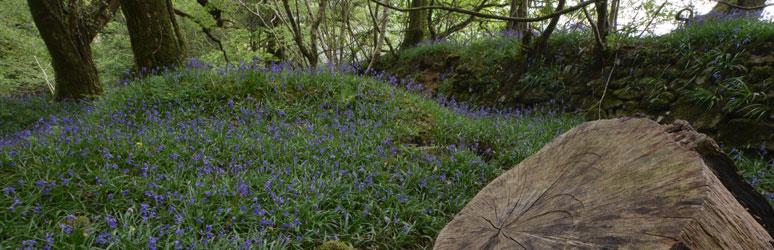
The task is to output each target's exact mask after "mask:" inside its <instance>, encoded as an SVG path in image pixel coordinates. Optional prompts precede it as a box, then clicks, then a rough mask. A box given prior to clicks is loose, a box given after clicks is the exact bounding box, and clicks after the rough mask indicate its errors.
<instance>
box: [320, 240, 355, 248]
mask: <svg viewBox="0 0 774 250" xmlns="http://www.w3.org/2000/svg"><path fill="white" fill-rule="evenodd" d="M355 249H356V248H354V247H352V246H351V245H349V244H348V243H345V242H341V241H337V240H329V241H326V242H323V243H322V245H320V246H318V247H317V250H355Z"/></svg>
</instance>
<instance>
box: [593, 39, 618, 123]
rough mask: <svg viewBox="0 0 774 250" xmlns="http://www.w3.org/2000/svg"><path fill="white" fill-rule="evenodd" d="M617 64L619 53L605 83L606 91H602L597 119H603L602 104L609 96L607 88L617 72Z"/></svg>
mask: <svg viewBox="0 0 774 250" xmlns="http://www.w3.org/2000/svg"><path fill="white" fill-rule="evenodd" d="M617 64H618V53H616V54H615V60H614V61H613V67H612V68H610V74H608V75H607V81H605V89H604V90H603V91H602V97H601V98H599V103H597V119H602V102H603V101H604V100H605V95H606V94H607V87H608V86H609V85H610V79H612V78H613V72H615V66H616V65H617Z"/></svg>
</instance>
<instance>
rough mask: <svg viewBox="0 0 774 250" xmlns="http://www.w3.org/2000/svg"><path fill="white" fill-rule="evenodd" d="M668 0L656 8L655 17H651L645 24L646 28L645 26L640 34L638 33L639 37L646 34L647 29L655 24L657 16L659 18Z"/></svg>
mask: <svg viewBox="0 0 774 250" xmlns="http://www.w3.org/2000/svg"><path fill="white" fill-rule="evenodd" d="M668 2H669V1H668V0H667V1H664V3H662V4H661V5H660V6H658V9H657V10H656V13H654V14H653V17H652V18H651V19H650V21H648V23H647V24H645V28H643V29H642V32H640V34H639V35H637V38H640V37H642V35H643V34H645V31H647V30H648V27H650V25H651V24H653V21H654V20H656V18H658V14H659V13H661V9H663V8H664V6H666V4H667V3H668Z"/></svg>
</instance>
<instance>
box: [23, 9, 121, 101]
mask: <svg viewBox="0 0 774 250" xmlns="http://www.w3.org/2000/svg"><path fill="white" fill-rule="evenodd" d="M27 2H28V4H29V7H30V12H31V13H32V18H33V21H34V22H35V26H37V27H38V30H39V31H40V35H41V37H42V38H43V41H44V42H45V44H46V47H47V48H48V52H49V54H50V55H51V61H52V64H53V67H54V75H55V77H56V92H55V94H54V95H55V99H56V100H67V99H74V100H80V99H84V98H88V97H91V96H94V95H98V94H100V93H101V92H102V88H101V87H100V82H99V74H98V73H97V67H96V66H95V64H94V60H93V59H92V55H91V47H90V44H91V41H92V40H93V39H94V37H95V36H96V34H97V32H98V31H99V30H101V29H102V28H103V27H104V26H105V24H107V22H108V21H109V20H110V19H111V18H112V17H113V13H115V11H116V9H117V8H118V0H104V1H92V3H91V4H90V5H89V6H84V5H82V4H81V3H79V2H78V1H74V0H71V1H61V0H28V1H27Z"/></svg>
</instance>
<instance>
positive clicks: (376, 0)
mask: <svg viewBox="0 0 774 250" xmlns="http://www.w3.org/2000/svg"><path fill="white" fill-rule="evenodd" d="M597 1H598V0H588V1H584V2H581V3H579V4H578V5H575V6H572V7H570V8H567V9H563V10H561V11H557V12H554V13H551V14H548V15H545V16H539V17H528V18H518V17H508V16H499V15H492V14H486V13H480V12H476V11H472V10H466V9H460V8H454V7H448V6H422V7H413V8H400V7H395V6H392V5H389V4H386V3H382V2H381V1H379V0H371V2H374V3H376V4H378V5H381V6H383V7H385V8H389V9H392V10H396V11H400V12H409V11H417V10H445V11H451V12H457V13H462V14H467V15H471V16H475V17H480V18H488V19H496V20H503V21H511V22H539V21H543V20H548V19H551V18H553V17H556V16H561V15H564V14H567V13H570V12H573V11H576V10H579V9H581V8H583V7H586V6H587V5H589V4H592V3H594V2H597Z"/></svg>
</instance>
